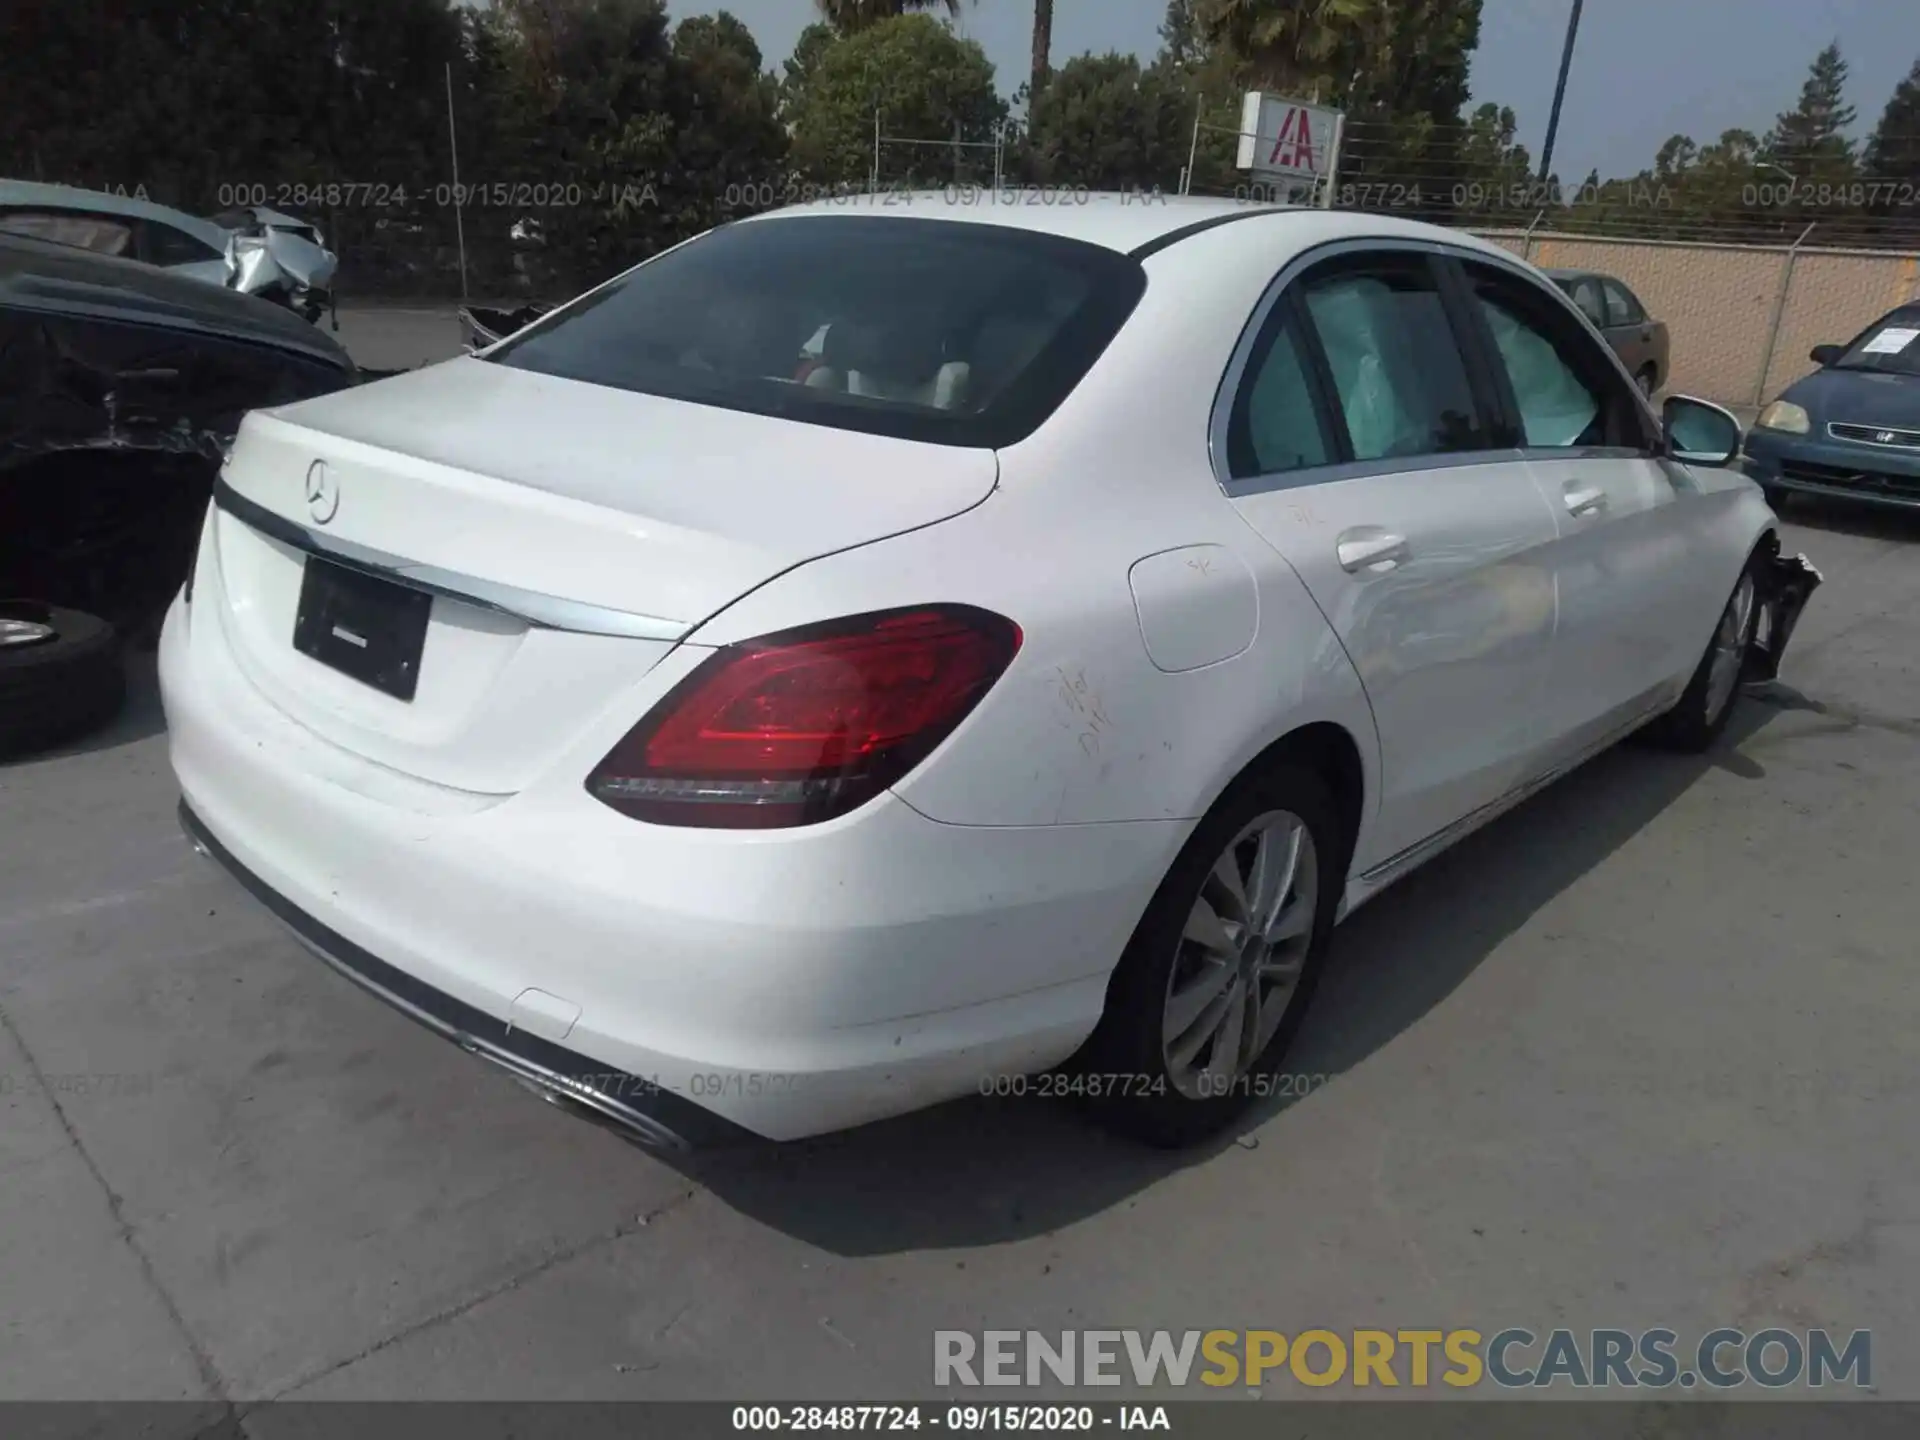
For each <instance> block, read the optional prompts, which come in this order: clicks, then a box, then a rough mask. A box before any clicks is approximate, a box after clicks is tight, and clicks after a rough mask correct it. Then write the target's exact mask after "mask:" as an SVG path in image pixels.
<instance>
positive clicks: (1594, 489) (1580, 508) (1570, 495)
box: [1566, 480, 1607, 517]
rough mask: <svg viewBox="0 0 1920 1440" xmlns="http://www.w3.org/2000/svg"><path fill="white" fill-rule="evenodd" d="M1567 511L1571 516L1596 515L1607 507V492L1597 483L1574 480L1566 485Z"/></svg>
mask: <svg viewBox="0 0 1920 1440" xmlns="http://www.w3.org/2000/svg"><path fill="white" fill-rule="evenodd" d="M1566 496H1567V513H1568V514H1569V515H1573V516H1576V517H1578V516H1585V515H1598V514H1599V513H1600V512H1601V511H1602V510H1605V509H1606V508H1607V492H1606V491H1604V490H1602V489H1600V487H1599V486H1597V485H1582V484H1580V482H1579V481H1577V480H1576V481H1574V482H1573V483H1572V484H1570V485H1568V486H1567V490H1566Z"/></svg>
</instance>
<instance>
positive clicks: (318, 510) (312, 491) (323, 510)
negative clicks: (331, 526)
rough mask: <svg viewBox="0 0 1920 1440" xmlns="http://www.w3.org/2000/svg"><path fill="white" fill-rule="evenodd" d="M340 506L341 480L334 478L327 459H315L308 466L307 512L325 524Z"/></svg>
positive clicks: (318, 521)
mask: <svg viewBox="0 0 1920 1440" xmlns="http://www.w3.org/2000/svg"><path fill="white" fill-rule="evenodd" d="M339 508H340V482H339V481H338V480H336V479H334V478H333V471H331V470H329V469H328V468H327V462H326V461H324V460H316V461H314V462H313V464H311V465H309V466H308V467H307V513H308V514H309V515H311V516H313V518H314V521H315V523H317V524H320V525H324V524H326V523H327V522H328V521H329V520H331V519H333V515H334V512H335V511H336V510H338V509H339Z"/></svg>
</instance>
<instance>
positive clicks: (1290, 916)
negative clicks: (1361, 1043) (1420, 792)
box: [1160, 810, 1320, 1100]
mask: <svg viewBox="0 0 1920 1440" xmlns="http://www.w3.org/2000/svg"><path fill="white" fill-rule="evenodd" d="M1319 874H1320V864H1319V856H1318V853H1317V851H1316V850H1315V848H1314V843H1313V832H1312V831H1310V830H1308V829H1307V825H1306V822H1305V821H1304V820H1302V819H1301V818H1300V817H1299V816H1298V815H1295V814H1293V813H1292V812H1291V811H1287V810H1269V811H1268V812H1267V813H1266V814H1264V815H1261V816H1259V817H1258V818H1256V819H1255V820H1253V821H1252V822H1251V823H1250V824H1248V825H1247V826H1246V827H1245V828H1244V829H1243V830H1242V831H1241V832H1240V834H1239V835H1237V836H1236V837H1235V838H1234V839H1233V841H1232V842H1231V843H1229V844H1228V846H1227V847H1226V849H1225V850H1223V851H1221V853H1220V857H1219V859H1217V860H1215V861H1214V863H1213V868H1212V869H1211V870H1209V871H1208V872H1207V875H1206V878H1205V879H1203V880H1202V881H1201V883H1200V893H1199V894H1198V895H1196V896H1195V897H1194V901H1193V908H1192V910H1191V911H1190V912H1189V914H1188V916H1187V924H1186V928H1185V929H1184V930H1183V931H1182V932H1181V936H1180V944H1179V948H1178V950H1177V952H1176V954H1175V957H1174V963H1173V968H1172V970H1171V971H1170V972H1169V974H1168V976H1167V998H1166V1003H1165V1006H1164V1008H1163V1010H1162V1020H1161V1025H1160V1037H1161V1044H1162V1059H1163V1061H1164V1062H1165V1065H1166V1068H1167V1078H1168V1079H1169V1080H1171V1081H1172V1082H1173V1087H1174V1089H1175V1090H1176V1091H1178V1092H1179V1093H1180V1094H1182V1095H1184V1096H1186V1097H1187V1098H1188V1099H1192V1100H1200V1099H1205V1098H1207V1097H1209V1096H1211V1095H1217V1094H1226V1093H1227V1092H1228V1091H1229V1090H1231V1089H1232V1087H1233V1085H1234V1084H1235V1083H1236V1082H1237V1081H1239V1080H1240V1079H1241V1078H1242V1077H1243V1076H1245V1075H1247V1074H1248V1073H1249V1072H1250V1071H1251V1070H1252V1068H1253V1064H1254V1062H1255V1061H1256V1060H1258V1059H1259V1057H1260V1054H1261V1052H1262V1051H1264V1050H1265V1049H1266V1048H1267V1045H1268V1044H1269V1042H1271V1041H1272V1039H1273V1036H1274V1032H1275V1031H1277V1030H1278V1029H1279V1028H1280V1022H1281V1020H1282V1019H1283V1018H1284V1017H1285V1015H1286V1010H1287V1005H1288V1004H1289V1002H1291V1000H1292V999H1293V995H1294V992H1295V991H1296V990H1298V989H1299V987H1300V977H1301V974H1302V972H1303V971H1304V970H1305V968H1306V963H1307V947H1308V945H1309V944H1310V943H1311V942H1312V939H1313V919H1314V914H1315V912H1316V910H1317V909H1318V905H1319V898H1320V896H1319Z"/></svg>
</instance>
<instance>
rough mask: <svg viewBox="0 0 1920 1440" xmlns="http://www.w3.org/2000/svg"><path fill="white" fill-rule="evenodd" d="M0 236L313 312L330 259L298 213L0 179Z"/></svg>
mask: <svg viewBox="0 0 1920 1440" xmlns="http://www.w3.org/2000/svg"><path fill="white" fill-rule="evenodd" d="M0 234H11V235H25V236H29V237H31V238H33V239H36V240H49V241H53V242H54V243H56V244H61V245H73V246H77V247H78V248H80V249H83V250H91V251H93V252H94V253H95V254H99V255H112V256H117V257H120V258H122V259H127V260H140V261H144V262H145V263H146V264H148V265H156V266H158V267H159V268H161V269H163V270H171V271H172V272H174V273H175V274H177V275H183V276H186V277H187V278H189V279H193V280H202V281H205V282H206V283H207V284H210V285H218V286H221V287H222V288H224V289H228V290H237V291H239V292H240V293H241V294H243V295H258V296H259V297H261V298H262V299H265V300H272V301H274V302H275V303H277V304H281V305H284V306H286V307H287V308H288V309H289V310H292V311H294V312H296V313H297V314H299V315H301V316H303V317H304V318H306V319H307V320H310V321H313V320H318V319H319V318H320V316H321V315H322V314H324V313H326V312H327V311H328V310H329V309H331V308H332V306H333V303H334V294H333V288H334V277H335V274H336V272H337V271H338V269H339V266H340V261H339V257H338V256H336V255H335V254H334V253H333V252H332V251H331V250H329V249H328V248H327V246H326V241H325V238H324V237H323V236H322V235H321V233H320V231H319V230H318V229H317V228H316V227H315V226H313V225H311V224H309V223H308V222H307V221H305V220H301V219H299V218H297V217H296V216H292V215H285V214H282V213H281V212H279V211H277V210H269V209H266V208H265V207H263V206H254V207H249V208H245V209H238V210H229V211H225V212H222V213H221V214H219V215H216V216H213V217H212V218H210V219H203V218H201V217H200V216H197V215H189V214H187V213H186V212H185V211H184V210H175V209H172V208H171V207H169V206H166V205H158V204H155V203H154V202H153V201H151V200H147V199H144V198H142V197H140V196H138V195H122V194H117V193H114V192H111V191H105V190H80V189H75V188H74V187H72V186H68V185H43V184H39V183H38V182H34V181H27V180H0Z"/></svg>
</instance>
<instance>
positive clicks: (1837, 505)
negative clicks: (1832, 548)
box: [1775, 495, 1920, 545]
mask: <svg viewBox="0 0 1920 1440" xmlns="http://www.w3.org/2000/svg"><path fill="white" fill-rule="evenodd" d="M1775 513H1776V514H1778V515H1779V516H1780V518H1781V520H1782V521H1784V522H1785V523H1787V524H1789V525H1798V526H1800V527H1801V528H1803V529H1807V530H1824V531H1827V532H1829V533H1830V534H1835V535H1851V536H1854V537H1855V538H1857V539H1861V540H1884V541H1887V542H1889V543H1892V544H1896V545H1915V544H1920V509H1913V510H1896V509H1893V508H1891V507H1889V506H1881V505H1871V504H1865V503H1856V502H1853V501H1848V500H1830V499H1827V498H1826V497H1824V496H1818V497H1816V496H1812V495H1796V496H1793V497H1792V498H1791V499H1789V500H1788V501H1787V505H1786V508H1785V509H1784V510H1782V509H1779V508H1778V507H1777V506H1776V507H1775Z"/></svg>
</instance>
